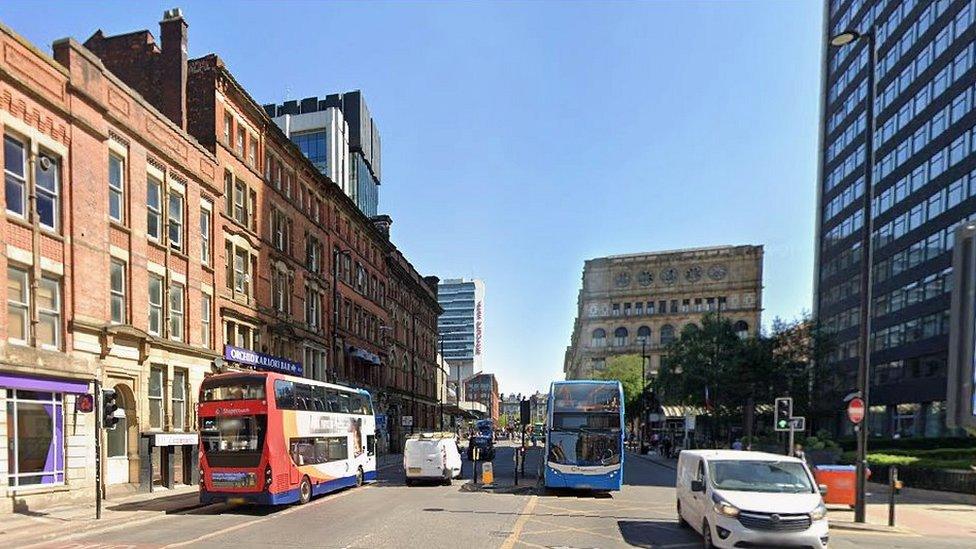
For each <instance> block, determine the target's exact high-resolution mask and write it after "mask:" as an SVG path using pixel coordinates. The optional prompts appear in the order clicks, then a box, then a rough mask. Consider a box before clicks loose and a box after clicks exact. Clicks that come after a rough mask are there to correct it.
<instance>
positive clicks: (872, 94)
mask: <svg viewBox="0 0 976 549" xmlns="http://www.w3.org/2000/svg"><path fill="white" fill-rule="evenodd" d="M865 37H866V38H867V42H868V60H869V63H868V66H867V72H868V96H867V99H866V105H865V113H866V119H867V123H868V124H867V128H866V129H865V131H864V141H865V149H866V152H865V154H866V156H867V158H866V162H865V169H864V230H863V233H862V238H861V240H862V245H861V247H862V249H863V250H864V256H865V260H864V261H862V262H861V288H860V289H861V319H860V320H861V330H860V335H859V339H858V354H859V356H860V360H858V367H857V388H858V390H859V391H860V392H861V398H862V399H864V420H863V421H862V422H861V429H860V430H859V431H858V433H857V435H858V436H857V464H856V465H857V471H856V472H857V474H856V483H857V486H856V491H855V492H856V499H855V503H854V522H864V521H865V519H866V516H865V492H866V489H867V466H868V465H867V447H868V414H869V410H870V400H869V399H868V396H869V395H868V393H869V391H870V387H871V384H870V383H869V378H870V375H871V372H870V364H871V341H870V339H871V304H872V303H871V291H872V274H873V272H874V269H873V268H872V267H873V265H872V263H873V261H874V251H873V249H872V248H873V246H872V242H871V236H872V234H871V233H872V231H873V230H874V220H873V216H872V212H871V207H872V201H873V200H874V132H875V119H874V101H875V98H876V97H877V91H876V89H875V86H876V82H875V72H876V70H877V67H878V52H877V48H876V44H875V36H874V30H873V29H871V30H869V31H867V32H866V33H865Z"/></svg>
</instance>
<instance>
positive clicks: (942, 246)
mask: <svg viewBox="0 0 976 549" xmlns="http://www.w3.org/2000/svg"><path fill="white" fill-rule="evenodd" d="M824 10H825V24H824V56H823V68H822V70H823V90H822V96H821V112H822V119H821V135H820V140H821V146H820V158H819V164H820V173H819V178H818V197H819V198H818V216H817V218H818V223H817V251H816V253H817V260H816V273H815V298H814V307H815V312H816V316H817V319H818V320H819V322H820V324H821V326H822V327H823V328H824V329H826V330H827V331H828V332H830V333H832V334H833V340H834V346H835V348H834V349H833V350H832V351H831V353H830V356H829V357H828V359H827V364H828V366H829V371H830V372H831V373H832V379H831V380H830V383H829V384H828V386H827V387H825V390H826V393H827V394H828V397H829V398H832V399H834V400H832V402H835V403H836V404H837V406H836V409H837V410H838V413H837V416H836V417H835V418H833V421H832V426H833V427H834V429H835V430H836V431H839V432H842V433H848V434H850V433H851V432H852V430H851V423H850V422H849V421H846V420H844V419H843V418H842V415H843V414H842V410H843V405H842V402H841V399H842V397H843V396H844V395H846V394H848V393H850V392H851V391H853V390H854V389H855V388H856V386H857V369H858V362H859V352H858V341H859V332H860V327H861V322H862V321H863V319H864V318H866V317H864V316H862V313H865V314H866V313H868V312H870V323H869V326H870V332H871V333H870V337H869V338H868V342H869V345H870V354H869V356H870V362H869V365H870V368H869V375H870V377H869V379H870V384H871V393H870V402H869V404H870V410H869V412H870V413H869V424H868V426H869V432H870V433H871V436H884V437H890V436H895V435H897V436H900V437H921V436H926V437H936V436H944V435H946V434H947V433H946V428H945V397H946V357H947V347H948V329H949V302H950V293H951V291H952V284H951V280H952V278H951V274H952V273H951V266H950V263H951V259H952V257H951V256H952V254H951V249H952V245H953V232H952V231H953V228H954V227H955V226H956V225H958V224H959V223H960V222H963V221H965V220H972V219H974V218H976V156H974V154H973V149H974V148H976V127H974V126H976V112H974V109H973V103H974V99H976V97H974V93H976V89H974V87H976V86H974V84H976V76H974V71H973V61H974V57H976V52H974V39H976V30H974V25H973V23H974V12H976V0H933V1H925V0H826V2H825V6H824ZM851 29H853V30H856V31H857V32H859V33H860V34H861V35H862V37H861V38H860V39H857V40H854V41H853V42H851V43H849V44H847V45H843V46H839V47H835V46H831V45H830V38H831V37H834V36H837V35H838V34H840V33H842V32H843V31H846V30H851ZM869 33H873V34H874V37H875V42H876V47H877V70H876V72H875V79H876V86H875V89H876V100H875V102H874V109H873V111H874V127H875V132H874V139H873V143H874V166H873V173H872V177H871V178H870V179H871V180H873V185H872V186H873V193H872V194H870V195H868V196H869V197H870V198H871V200H870V202H868V201H866V200H865V193H867V192H869V189H868V188H867V181H868V178H867V177H866V175H868V174H867V172H866V168H867V166H868V165H869V161H868V154H867V150H866V146H867V145H866V143H867V141H866V135H867V134H866V133H865V132H869V131H870V128H871V126H872V125H871V120H868V118H867V117H868V116H869V115H868V112H867V109H866V108H865V107H866V101H867V100H868V98H869V97H870V95H871V92H870V90H869V88H868V86H869V82H868V70H869V65H870V59H869V55H870V51H869V44H870V41H869V40H868V39H867V35H868V34H869ZM869 219H870V222H869ZM869 246H870V247H871V248H870V249H871V251H872V254H871V259H870V278H867V277H868V273H869V271H868V267H869V265H868V257H869V255H868V254H867V251H868V249H869ZM868 280H869V281H870V286H871V291H870V293H869V294H868V295H870V298H871V299H870V306H868V304H867V300H866V299H865V298H866V296H864V295H862V291H861V288H862V281H868ZM865 293H866V292H865Z"/></svg>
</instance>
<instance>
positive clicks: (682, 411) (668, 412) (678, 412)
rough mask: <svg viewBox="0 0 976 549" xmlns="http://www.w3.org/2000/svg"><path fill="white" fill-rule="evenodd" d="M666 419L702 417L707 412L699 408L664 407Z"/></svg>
mask: <svg viewBox="0 0 976 549" xmlns="http://www.w3.org/2000/svg"><path fill="white" fill-rule="evenodd" d="M662 408H663V409H664V415H665V416H666V417H669V418H672V417H685V416H686V415H692V416H700V415H703V414H704V413H705V410H704V409H702V408H699V407H697V406H662Z"/></svg>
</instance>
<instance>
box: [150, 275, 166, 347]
mask: <svg viewBox="0 0 976 549" xmlns="http://www.w3.org/2000/svg"><path fill="white" fill-rule="evenodd" d="M162 324H163V279H162V277H160V276H158V275H154V274H150V275H149V333H150V334H153V335H160V334H161V333H162V329H163V326H162Z"/></svg>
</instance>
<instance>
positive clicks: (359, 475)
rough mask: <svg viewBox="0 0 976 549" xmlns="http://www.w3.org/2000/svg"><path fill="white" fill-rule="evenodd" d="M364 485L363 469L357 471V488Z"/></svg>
mask: <svg viewBox="0 0 976 549" xmlns="http://www.w3.org/2000/svg"><path fill="white" fill-rule="evenodd" d="M362 485H363V468H362V467H360V468H359V469H356V487H359V486H362Z"/></svg>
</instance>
